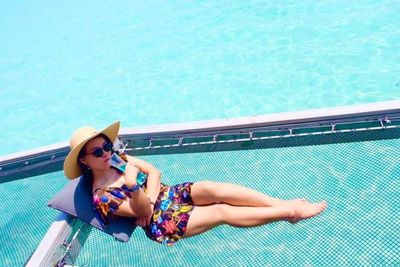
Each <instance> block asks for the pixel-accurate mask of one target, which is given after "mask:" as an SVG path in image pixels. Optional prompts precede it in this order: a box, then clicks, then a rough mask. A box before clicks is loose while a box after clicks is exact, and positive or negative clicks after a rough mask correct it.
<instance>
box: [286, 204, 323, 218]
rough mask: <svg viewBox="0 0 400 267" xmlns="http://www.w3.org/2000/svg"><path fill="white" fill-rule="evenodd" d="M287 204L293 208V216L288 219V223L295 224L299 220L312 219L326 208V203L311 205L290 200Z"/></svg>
mask: <svg viewBox="0 0 400 267" xmlns="http://www.w3.org/2000/svg"><path fill="white" fill-rule="evenodd" d="M288 204H289V205H291V207H292V208H293V216H291V217H290V218H289V219H288V221H289V222H290V223H297V222H299V221H301V220H305V219H308V218H311V217H314V216H316V215H318V214H320V213H321V212H323V211H324V210H325V209H326V207H327V206H328V205H327V203H326V201H321V202H319V203H311V202H308V201H307V200H306V201H304V200H292V201H291V203H288Z"/></svg>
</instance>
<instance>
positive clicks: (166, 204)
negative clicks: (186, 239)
mask: <svg viewBox="0 0 400 267" xmlns="http://www.w3.org/2000/svg"><path fill="white" fill-rule="evenodd" d="M192 185H193V183H190V182H186V183H183V184H178V185H175V186H162V187H161V190H160V194H159V195H158V199H157V202H156V203H155V205H154V213H153V217H152V220H151V222H150V225H149V226H148V227H146V228H145V230H146V235H147V236H148V237H149V238H150V239H152V240H154V241H156V242H159V243H162V244H165V245H169V246H170V245H173V244H174V243H175V242H176V241H178V240H179V239H180V238H181V237H182V236H183V235H184V234H185V231H186V225H187V223H188V220H189V217H190V213H191V212H192V210H193V208H194V203H193V200H192V197H191V195H190V193H191V188H192Z"/></svg>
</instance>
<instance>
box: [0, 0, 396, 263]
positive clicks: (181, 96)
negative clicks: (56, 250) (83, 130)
mask: <svg viewBox="0 0 400 267" xmlns="http://www.w3.org/2000/svg"><path fill="white" fill-rule="evenodd" d="M399 13H400V3H399V2H398V1H380V2H379V3H378V2H376V1H353V2H351V4H349V3H348V2H347V1H333V0H332V1H319V2H318V3H316V2H315V1H302V2H298V1H285V2H284V3H279V2H272V1H246V2H239V1H202V2H189V1H174V2H173V3H167V2H161V1H160V2H158V1H154V2H149V3H141V2H133V1H124V2H123V1H120V2H118V5H116V4H115V3H114V2H111V1H108V2H107V1H103V2H101V3H99V2H95V1H85V2H84V3H82V2H81V1H57V2H54V1H48V0H44V1H40V2H34V1H8V2H2V5H1V7H0V40H1V41H0V97H1V100H2V101H1V104H0V111H1V114H2V128H1V131H0V140H1V143H0V155H4V154H8V153H13V152H16V151H22V150H25V149H31V148H35V147H37V146H41V145H47V144H52V143H55V142H59V141H64V140H67V139H68V138H69V136H70V134H71V133H72V131H73V130H74V129H75V128H77V127H78V126H81V125H84V124H91V125H93V126H95V127H104V126H106V125H108V124H109V123H110V122H112V121H114V120H117V119H120V120H122V126H123V127H133V126H139V125H149V124H162V123H170V122H185V121H196V120H206V119H216V118H227V117H237V116H249V115H259V114H269V113H275V112H284V111H295V110H305V109H309V108H321V107H331V106H339V105H348V104H357V103H369V102H375V101H383V100H392V99H399V98H400V54H399V53H398V51H400V27H399V23H400V16H399V15H398V14H399ZM399 146H400V145H399V142H398V140H391V141H390V140H389V141H382V142H366V143H363V144H362V145H360V144H343V145H340V144H339V145H336V146H335V145H333V146H317V147H309V148H302V147H300V148H289V149H282V150H267V154H265V153H264V154H263V158H262V159H260V156H259V155H257V154H250V155H249V154H243V155H242V154H241V153H242V152H237V153H234V155H236V156H238V157H237V159H241V160H243V162H246V163H245V164H246V166H253V169H252V170H253V171H254V174H255V176H257V179H259V180H257V182H254V181H253V182H252V183H248V182H244V181H245V180H243V177H248V178H249V180H248V181H251V180H250V178H251V179H254V177H253V175H250V172H247V170H246V168H245V167H237V166H238V164H239V163H242V164H243V162H239V163H237V162H234V163H233V164H232V165H229V166H236V167H235V170H236V171H239V172H238V173H237V174H235V175H234V176H232V174H233V173H232V172H231V169H230V168H229V169H228V167H226V166H228V165H222V166H224V167H223V169H222V170H221V173H222V174H221V176H219V177H217V178H216V179H218V180H220V181H223V180H224V179H227V178H228V177H230V178H232V181H235V182H238V183H242V184H245V185H248V186H251V187H256V185H259V184H260V185H261V184H262V185H263V186H267V187H262V188H258V189H259V190H262V191H263V192H266V193H269V194H272V195H274V196H278V197H283V198H290V197H300V196H308V197H309V198H311V199H312V200H317V199H320V198H326V199H327V200H328V201H329V202H330V203H331V206H330V209H329V210H328V212H327V213H326V216H321V217H318V218H316V219H315V220H311V221H310V222H309V223H307V224H306V223H305V224H301V225H299V227H296V228H288V225H286V224H284V223H279V224H274V225H270V226H265V227H263V228H261V232H265V233H266V234H265V236H264V235H262V238H261V239H252V238H248V235H249V234H250V235H251V236H257V237H259V236H261V234H260V229H259V228H257V229H252V230H232V229H228V228H225V227H222V228H218V229H217V230H216V231H217V232H216V233H217V234H218V235H221V236H223V240H225V241H226V243H224V244H225V245H226V246H225V247H224V251H225V252H226V253H228V254H222V253H220V252H221V250H220V249H221V248H217V249H216V250H213V251H210V250H209V247H208V246H207V243H206V242H205V241H204V240H207V241H210V242H218V241H221V240H220V236H218V235H213V234H212V233H209V234H206V235H205V236H204V237H196V238H193V239H188V240H185V243H184V244H182V245H179V246H180V247H177V248H174V249H173V253H174V255H176V257H177V259H178V260H179V262H180V263H182V264H183V263H184V261H185V257H188V255H192V254H193V252H194V254H193V255H194V256H193V257H195V258H196V260H197V262H198V263H199V264H200V263H204V262H207V260H209V257H205V256H204V254H207V253H211V254H213V255H215V259H214V260H211V263H212V264H213V265H219V266H226V265H224V261H223V260H224V258H221V257H222V256H221V255H225V256H226V255H228V256H229V257H230V258H232V259H235V260H236V262H235V263H237V265H238V266H245V265H246V264H247V263H248V262H249V261H255V262H256V263H258V264H260V265H262V266H266V265H268V264H270V262H273V261H275V262H276V263H277V264H278V265H284V264H285V263H287V262H290V263H293V264H292V265H294V266H295V265H296V262H295V260H299V262H300V263H301V264H297V265H304V266H318V265H319V264H320V263H321V262H324V259H325V261H327V262H328V263H332V264H337V262H339V263H343V264H344V265H346V264H348V265H349V264H357V263H359V262H360V260H364V261H363V262H364V263H365V264H363V265H364V266H369V265H379V264H385V263H387V264H389V265H390V264H392V265H393V264H399V261H400V260H399V258H398V255H399V253H398V252H399V251H398V250H396V249H398V247H397V246H396V245H397V244H398V243H399V240H400V237H399V228H398V226H397V228H396V225H400V222H399V221H398V218H397V217H393V216H394V215H395V214H398V212H399V210H398V205H397V206H396V203H398V201H397V202H396V201H393V199H398V197H399V193H398V188H399V184H398V177H399V169H398V167H397V166H399V164H398V163H399V162H398V159H397V158H398V157H396V156H395V155H396V151H398V148H399ZM352 153H354V154H352ZM223 155H224V157H222V158H221V157H218V156H220V154H217V155H213V154H210V155H203V156H201V157H200V158H199V159H197V160H196V158H197V156H198V154H196V155H193V156H188V158H185V156H181V157H175V156H169V157H165V159H161V158H158V157H153V158H151V157H149V158H147V159H148V160H150V161H151V162H154V164H156V166H157V167H159V168H160V169H161V170H162V171H163V172H164V173H165V177H166V179H167V180H166V182H178V181H181V180H186V179H189V178H191V179H190V180H196V179H198V180H199V179H204V178H205V177H207V178H209V179H214V178H213V177H211V176H210V175H209V172H211V169H213V168H216V165H212V164H211V163H214V164H217V165H218V162H219V161H218V160H224V159H226V158H225V156H227V155H229V154H223ZM244 155H246V156H244ZM293 155H299V157H300V158H292V156H293ZM321 155H322V156H321ZM343 155H346V157H344V156H343ZM366 155H368V157H366ZM264 159H268V160H264ZM202 160H203V162H201V161H202ZM228 160H234V158H228ZM366 163H368V164H366ZM251 164H253V165H251ZM374 164H375V165H374ZM193 166H196V167H197V170H199V172H194V171H193ZM358 166H362V167H363V168H361V167H358ZM210 168H211V169H210ZM177 173H181V174H182V175H184V176H185V177H178V176H177V175H176V174H177ZM266 173H268V174H269V175H264V174H266ZM250 176H251V177H250ZM171 177H174V178H171ZM187 177H188V178H187ZM263 177H264V178H265V179H263ZM180 179H181V180H180ZM282 179H283V180H284V181H285V183H282ZM315 181H317V182H318V183H317V185H319V186H316V187H313V186H312V185H313V184H314V183H315ZM66 182H67V181H66V180H65V178H64V177H63V175H62V173H61V172H58V173H54V174H52V175H50V176H36V177H32V178H28V179H23V180H19V181H15V182H11V183H5V184H4V183H3V184H0V195H2V196H6V197H5V200H3V202H2V204H0V210H1V213H2V215H3V217H2V218H3V219H2V220H1V221H0V232H1V236H0V241H1V244H2V246H1V249H0V252H1V253H0V255H1V256H0V257H1V260H0V262H1V263H2V264H3V265H5V266H21V265H23V263H24V262H25V260H26V259H27V258H28V257H29V255H30V254H31V253H32V252H33V251H34V249H35V248H36V246H37V244H39V242H40V240H41V238H42V237H43V235H44V234H45V232H46V230H47V228H48V226H49V225H50V224H51V222H52V220H53V219H54V217H55V215H56V214H57V212H56V211H54V210H52V209H49V208H47V207H46V203H47V201H48V200H49V199H50V198H51V197H52V196H53V195H55V194H56V193H57V192H58V191H59V190H60V189H61V188H63V186H64V185H65V184H66ZM294 185H295V186H297V189H296V190H293V186H294ZM256 189H257V188H256ZM16 192H18V193H19V194H16ZM21 194H22V195H23V196H26V197H24V198H22V199H21V197H20V195H21ZM363 200H367V201H363ZM365 203H369V204H367V205H366V204H365ZM32 211H35V214H34V215H33V214H32ZM378 212H379V213H378ZM379 216H381V217H379ZM338 218H339V219H340V220H337V221H336V219H338ZM341 226H343V227H341ZM22 229H23V230H22ZM313 229H316V232H312V230H313ZM22 231H23V232H24V235H23V238H22V237H21V232H22ZM235 234H236V235H235ZM288 235H290V236H294V237H293V240H292V241H293V242H289V243H288V242H287V238H289V237H288ZM134 237H135V238H139V239H140V240H142V236H141V233H140V231H137V232H135V234H134ZM352 237H357V238H355V239H352ZM96 238H98V239H100V241H101V242H109V240H110V239H107V238H108V237H106V236H104V235H100V234H98V233H96V232H95V234H93V235H91V236H90V237H89V242H88V245H87V250H86V251H83V253H82V255H81V257H80V259H79V261H80V262H81V263H83V264H81V265H84V264H85V263H87V262H90V261H91V260H93V257H91V256H90V254H88V251H89V252H91V251H92V249H93V247H95V246H96V243H93V240H98V239H96ZM203 238H204V239H203ZM11 240H13V241H12V242H11ZM146 241H147V240H146ZM95 242H96V241H95ZM148 242H150V244H151V245H149V243H136V242H131V243H129V244H130V245H129V246H122V245H121V244H119V243H116V244H113V245H112V247H111V248H110V250H111V251H119V250H122V251H123V252H124V253H128V252H130V253H132V251H137V250H139V251H141V252H142V253H143V254H144V255H148V256H149V255H150V252H157V255H160V257H161V256H165V255H168V253H170V252H171V251H170V250H166V249H165V248H164V247H160V246H158V245H157V244H153V243H151V241H148ZM240 242H248V243H247V245H248V246H246V248H245V252H244V253H243V254H241V256H242V257H238V258H233V257H234V256H237V255H239V256H240V254H239V253H241V251H243V247H241V246H240V245H239V244H240ZM296 242H297V243H296ZM182 247H187V248H188V251H182V250H180V249H182ZM225 248H226V249H225ZM254 248H258V249H254ZM343 249H345V250H343ZM346 249H347V251H349V253H347V254H346ZM146 251H147V252H149V254H146V253H147V252H146ZM302 251H306V253H305V254H302V253H301V252H302ZM92 252H93V251H92ZM93 253H96V252H93ZM91 255H93V254H91ZM137 255H138V254H135V255H131V256H129V257H128V260H130V261H129V264H135V263H136V264H135V265H140V264H141V263H143V262H142V261H145V260H148V259H154V260H157V262H156V263H155V264H153V265H154V266H155V265H156V264H159V262H160V261H159V260H160V258H151V257H144V258H141V257H138V256H137ZM207 255H208V254H207ZM260 255H262V256H260ZM307 255H311V256H310V257H308V256H307ZM109 256H110V254H109V253H108V252H104V253H103V254H102V257H99V258H98V259H97V260H98V263H99V264H98V265H109V264H111V263H113V261H115V264H116V265H118V264H120V266H127V264H126V262H124V263H123V264H122V263H121V262H120V261H119V258H112V259H110V257H109ZM330 257H331V259H332V261H329V258H330ZM368 260H370V264H368V263H366V262H368ZM145 263H146V262H145ZM147 263H148V262H147ZM91 265H92V266H93V265H94V266H96V265H97V264H96V263H94V264H91ZM98 265H97V266H98Z"/></svg>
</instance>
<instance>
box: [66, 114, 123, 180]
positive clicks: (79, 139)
mask: <svg viewBox="0 0 400 267" xmlns="http://www.w3.org/2000/svg"><path fill="white" fill-rule="evenodd" d="M119 125H120V122H119V121H117V122H114V123H113V124H111V125H110V126H108V127H106V128H105V129H104V130H102V131H97V130H96V129H95V128H93V127H91V126H84V127H81V128H79V129H77V130H76V131H75V132H74V133H73V134H72V136H71V139H70V140H69V145H70V147H71V151H70V152H69V154H68V155H67V157H66V158H65V161H64V174H65V176H67V177H68V179H71V180H72V179H75V178H78V177H79V176H80V175H81V174H82V173H81V169H80V168H79V165H78V155H79V152H80V151H81V149H82V147H83V146H84V145H85V144H86V143H87V142H88V141H89V140H91V139H93V138H94V137H96V136H98V135H100V134H104V135H106V136H107V137H108V138H110V140H111V142H114V141H115V139H116V138H117V136H118V131H119Z"/></svg>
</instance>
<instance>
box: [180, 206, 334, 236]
mask: <svg viewBox="0 0 400 267" xmlns="http://www.w3.org/2000/svg"><path fill="white" fill-rule="evenodd" d="M325 208H326V203H325V202H321V203H317V204H311V203H308V202H298V203H297V204H296V205H283V206H277V207H237V206H231V205H227V204H213V205H209V206H196V207H195V208H194V210H193V211H192V213H191V215H190V219H189V221H188V224H187V227H186V232H185V235H184V237H189V236H193V235H197V234H200V233H203V232H206V231H207V230H210V229H212V228H213V227H215V226H218V225H220V224H229V225H231V226H235V227H254V226H259V225H263V224H267V223H270V222H275V221H279V220H292V219H293V218H296V219H297V220H304V219H307V218H311V217H313V216H315V215H317V214H319V213H321V212H322V211H323V210H324V209H325Z"/></svg>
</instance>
